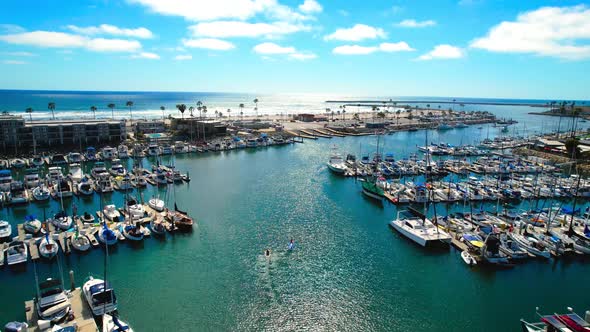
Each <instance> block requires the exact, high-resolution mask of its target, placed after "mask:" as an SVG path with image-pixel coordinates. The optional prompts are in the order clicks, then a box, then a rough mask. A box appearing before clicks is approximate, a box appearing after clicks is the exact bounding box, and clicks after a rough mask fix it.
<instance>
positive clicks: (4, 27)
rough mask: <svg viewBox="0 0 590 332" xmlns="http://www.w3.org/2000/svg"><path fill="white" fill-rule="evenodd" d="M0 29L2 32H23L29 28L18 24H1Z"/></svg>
mask: <svg viewBox="0 0 590 332" xmlns="http://www.w3.org/2000/svg"><path fill="white" fill-rule="evenodd" d="M0 31H1V32H2V33H21V32H25V31H27V30H26V29H25V28H23V27H21V26H20V25H16V24H0Z"/></svg>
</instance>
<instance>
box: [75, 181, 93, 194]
mask: <svg viewBox="0 0 590 332" xmlns="http://www.w3.org/2000/svg"><path fill="white" fill-rule="evenodd" d="M76 186H78V194H80V195H84V196H90V195H92V194H93V193H94V187H93V181H92V180H91V179H90V178H88V177H83V178H82V180H81V181H80V182H79V183H78V184H77V185H76Z"/></svg>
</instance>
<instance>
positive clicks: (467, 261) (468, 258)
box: [461, 250, 477, 266]
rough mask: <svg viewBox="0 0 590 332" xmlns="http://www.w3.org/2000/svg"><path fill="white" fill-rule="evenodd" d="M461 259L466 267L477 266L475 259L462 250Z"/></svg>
mask: <svg viewBox="0 0 590 332" xmlns="http://www.w3.org/2000/svg"><path fill="white" fill-rule="evenodd" d="M461 259H463V262H465V264H467V265H468V266H475V265H477V261H476V260H475V257H473V256H472V255H471V254H470V253H469V252H468V251H467V250H463V251H462V252H461Z"/></svg>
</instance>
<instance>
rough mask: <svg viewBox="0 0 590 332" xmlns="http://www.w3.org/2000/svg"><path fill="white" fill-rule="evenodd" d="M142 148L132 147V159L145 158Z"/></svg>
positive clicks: (138, 146)
mask: <svg viewBox="0 0 590 332" xmlns="http://www.w3.org/2000/svg"><path fill="white" fill-rule="evenodd" d="M143 149H144V148H143V146H142V145H141V144H135V145H133V150H131V155H132V156H133V158H143V157H145V152H144V151H143Z"/></svg>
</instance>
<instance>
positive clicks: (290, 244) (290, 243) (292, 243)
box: [287, 242, 295, 250]
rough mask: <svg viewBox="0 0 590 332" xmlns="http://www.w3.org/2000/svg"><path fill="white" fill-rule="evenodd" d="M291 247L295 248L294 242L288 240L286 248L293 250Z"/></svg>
mask: <svg viewBox="0 0 590 332" xmlns="http://www.w3.org/2000/svg"><path fill="white" fill-rule="evenodd" d="M293 248H295V242H289V246H288V247H287V250H293Z"/></svg>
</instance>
